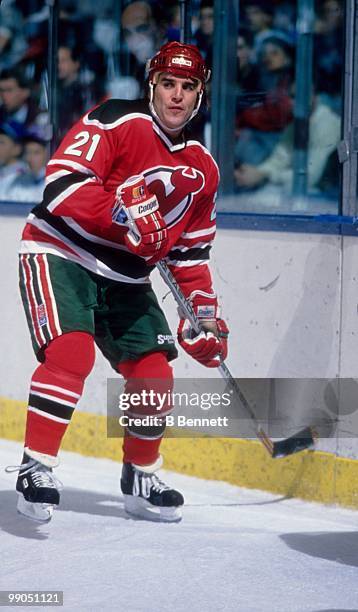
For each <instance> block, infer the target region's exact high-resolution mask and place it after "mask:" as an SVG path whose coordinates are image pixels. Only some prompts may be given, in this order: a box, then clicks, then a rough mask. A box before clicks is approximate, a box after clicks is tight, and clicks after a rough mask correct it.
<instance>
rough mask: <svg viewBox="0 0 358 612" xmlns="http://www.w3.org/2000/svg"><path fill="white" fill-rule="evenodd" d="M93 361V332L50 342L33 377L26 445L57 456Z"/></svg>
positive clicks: (72, 335) (69, 335)
mask: <svg viewBox="0 0 358 612" xmlns="http://www.w3.org/2000/svg"><path fill="white" fill-rule="evenodd" d="M93 364H94V343H93V338H92V336H90V334H87V333H85V332H71V333H68V334H65V335H63V336H59V337H58V338H55V339H54V340H53V341H52V342H50V344H49V346H48V347H47V348H46V350H45V362H44V363H42V364H41V365H40V366H39V367H38V368H37V369H36V370H35V372H34V374H33V376H32V379H31V387H30V395H29V405H28V412H27V422H26V434H25V447H28V448H30V449H32V450H36V451H38V452H40V453H45V454H47V455H54V456H56V455H57V453H58V450H59V448H60V444H61V441H62V438H63V436H64V434H65V432H66V429H67V427H68V424H69V423H70V420H71V417H72V414H73V411H74V409H75V407H76V405H77V402H78V400H79V399H80V397H81V395H82V391H83V386H84V382H85V379H86V377H87V376H88V374H89V373H90V371H91V369H92V367H93Z"/></svg>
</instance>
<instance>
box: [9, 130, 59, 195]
mask: <svg viewBox="0 0 358 612" xmlns="http://www.w3.org/2000/svg"><path fill="white" fill-rule="evenodd" d="M23 144H24V152H23V159H24V161H25V163H26V164H27V168H26V170H25V171H24V173H23V174H21V175H20V176H18V177H16V179H15V180H14V181H13V182H12V183H11V184H10V185H9V188H8V197H9V199H10V200H14V201H17V202H35V203H36V202H41V200H42V196H43V190H44V188H45V173H46V163H47V161H48V156H49V152H48V142H47V140H46V134H43V133H42V131H41V130H37V131H36V132H35V131H33V132H27V133H26V134H25V135H24V139H23Z"/></svg>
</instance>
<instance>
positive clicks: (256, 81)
mask: <svg viewBox="0 0 358 612" xmlns="http://www.w3.org/2000/svg"><path fill="white" fill-rule="evenodd" d="M253 40H254V37H253V34H252V32H250V30H248V29H247V28H245V27H240V28H239V33H238V37H237V87H238V94H239V95H241V94H242V95H245V94H253V93H256V92H259V91H260V72H259V69H258V66H257V64H256V63H255V62H254V59H253V57H254V56H253Z"/></svg>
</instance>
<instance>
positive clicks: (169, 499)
mask: <svg viewBox="0 0 358 612" xmlns="http://www.w3.org/2000/svg"><path fill="white" fill-rule="evenodd" d="M161 465H162V459H161V457H160V459H158V460H157V461H156V462H155V463H154V464H152V465H149V466H142V465H135V464H133V463H123V469H122V477H121V489H122V493H123V497H124V507H125V510H126V511H127V512H128V513H129V514H133V515H135V516H138V517H140V518H144V519H147V520H150V521H166V522H178V521H180V520H181V518H182V515H181V506H182V505H183V504H184V498H183V496H182V494H181V493H179V491H176V490H175V489H172V488H171V487H169V486H168V485H166V484H165V483H164V482H162V481H161V480H160V479H159V478H158V476H157V475H156V474H155V472H156V471H157V470H158V469H159V468H160V467H161Z"/></svg>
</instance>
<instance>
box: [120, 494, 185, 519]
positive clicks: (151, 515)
mask: <svg viewBox="0 0 358 612" xmlns="http://www.w3.org/2000/svg"><path fill="white" fill-rule="evenodd" d="M123 497H124V509H125V511H126V512H128V514H131V515H133V516H137V517H138V518H142V519H145V520H147V521H154V522H157V523H159V522H161V523H179V521H181V519H182V513H181V508H179V507H178V506H174V507H171V508H168V507H164V506H163V507H162V506H153V504H151V503H150V502H149V501H147V500H146V499H143V498H142V497H134V496H133V495H123Z"/></svg>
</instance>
